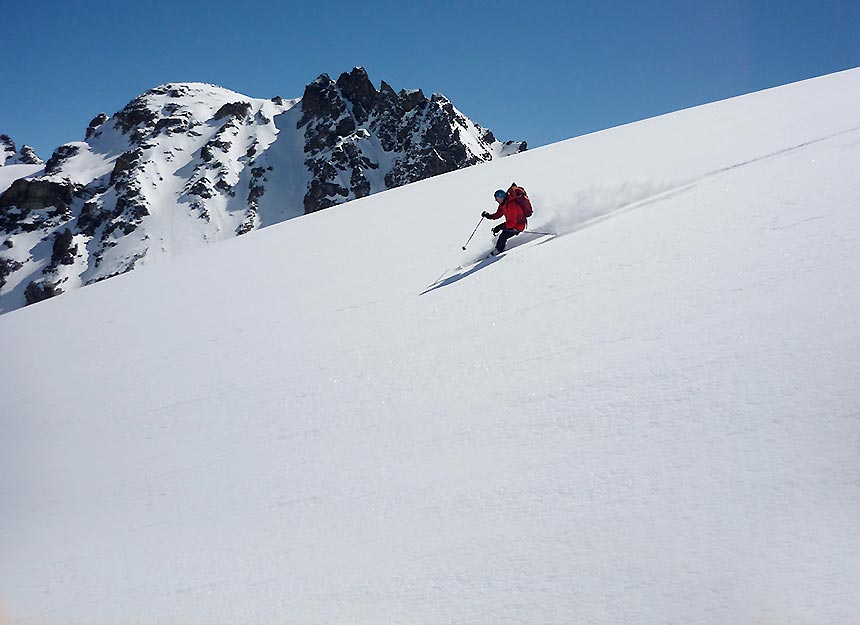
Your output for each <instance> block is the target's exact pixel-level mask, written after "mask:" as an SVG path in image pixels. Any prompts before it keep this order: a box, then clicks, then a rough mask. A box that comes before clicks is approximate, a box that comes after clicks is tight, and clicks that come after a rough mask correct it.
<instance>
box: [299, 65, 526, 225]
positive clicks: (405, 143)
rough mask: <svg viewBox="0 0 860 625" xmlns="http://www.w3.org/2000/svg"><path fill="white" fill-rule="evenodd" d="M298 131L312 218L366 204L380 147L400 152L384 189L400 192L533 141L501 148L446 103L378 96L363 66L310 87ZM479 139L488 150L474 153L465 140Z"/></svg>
mask: <svg viewBox="0 0 860 625" xmlns="http://www.w3.org/2000/svg"><path fill="white" fill-rule="evenodd" d="M301 106H302V116H301V118H300V119H299V122H298V128H299V129H300V130H303V131H304V135H305V153H306V154H307V159H306V160H305V164H306V165H307V166H308V169H309V170H310V171H311V172H312V174H313V179H312V180H311V183H310V186H309V188H308V191H307V193H306V195H305V198H304V207H305V212H314V211H317V210H320V209H323V208H328V207H329V206H333V205H335V204H340V203H341V202H344V201H347V200H350V199H353V198H359V197H364V196H366V195H368V194H369V193H370V192H371V191H372V190H374V191H375V190H381V189H379V188H377V189H374V188H373V186H374V185H373V183H372V182H371V179H372V178H374V177H376V178H380V176H374V172H378V171H379V169H380V166H381V163H380V161H381V160H383V159H381V158H378V155H376V154H374V150H373V143H374V142H375V141H378V142H379V143H380V144H381V146H382V150H383V151H384V152H388V153H393V155H394V158H393V159H392V160H393V162H394V166H393V167H392V168H391V169H390V170H389V171H385V172H381V174H382V175H381V179H382V183H384V188H389V189H390V188H393V187H398V186H401V185H404V184H408V183H410V182H415V181H417V180H422V179H424V178H428V177H430V176H436V175H438V174H443V173H447V172H450V171H454V170H456V169H460V168H463V167H468V166H469V165H474V164H476V163H479V162H483V161H488V160H491V159H493V158H495V157H496V156H497V155H499V154H500V153H502V152H506V153H515V152H521V151H523V150H525V149H526V144H525V142H519V143H514V142H509V143H507V144H501V145H499V144H498V142H496V140H495V137H494V136H493V135H492V133H491V132H489V131H486V130H484V129H482V128H481V127H480V126H477V125H476V124H474V123H473V122H471V121H470V120H468V119H467V118H466V117H465V116H463V115H462V114H461V113H460V112H459V111H457V110H456V109H455V108H454V106H453V105H452V104H451V102H449V101H448V99H447V98H445V96H443V95H440V94H434V95H433V96H432V97H430V98H427V97H425V96H424V94H423V92H422V91H421V90H420V89H416V90H412V91H405V90H401V91H400V92H399V93H395V92H394V90H393V89H392V88H391V86H390V85H388V84H387V83H385V82H382V84H381V87H380V89H379V90H377V89H376V88H375V87H374V86H373V83H371V82H370V79H369V77H368V75H367V72H365V70H364V69H363V68H361V67H356V68H355V69H353V70H352V71H351V72H349V73H344V74H341V75H340V77H339V78H338V79H337V81H336V82H335V81H332V80H331V78H330V77H329V76H328V75H327V74H323V75H321V76H320V77H319V78H317V79H316V80H315V81H314V82H312V83H311V84H309V85H308V86H307V87H306V88H305V93H304V95H303V96H302V104H301ZM468 132H470V133H472V135H473V136H474V137H475V139H476V141H474V142H472V144H474V143H477V144H478V145H479V146H480V147H479V149H478V150H477V151H475V150H474V149H471V148H468V147H467V145H466V143H465V142H464V141H463V139H462V137H461V133H468Z"/></svg>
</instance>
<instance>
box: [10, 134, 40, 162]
mask: <svg viewBox="0 0 860 625" xmlns="http://www.w3.org/2000/svg"><path fill="white" fill-rule="evenodd" d="M43 163H44V161H43V160H42V159H40V158H39V157H38V156H37V155H36V151H35V150H34V149H33V148H32V147H30V146H29V145H22V146H21V149H20V151H19V150H18V149H17V148H16V147H15V142H14V141H13V140H12V137H10V136H9V135H0V167H5V166H7V165H42V164H43Z"/></svg>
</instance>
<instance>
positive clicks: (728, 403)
mask: <svg viewBox="0 0 860 625" xmlns="http://www.w3.org/2000/svg"><path fill="white" fill-rule="evenodd" d="M857 111H860V70H851V71H848V72H842V73H839V74H833V75H830V76H825V77H822V78H818V79H814V80H810V81H805V82H802V83H796V84H792V85H788V86H785V87H780V88H777V89H772V90H768V91H763V92H760V93H756V94H751V95H748V96H743V97H739V98H734V99H731V100H726V101H723V102H717V103H714V104H711V105H706V106H702V107H697V108H694V109H688V110H685V111H680V112H678V113H674V114H671V115H666V116H662V117H659V118H655V119H651V120H646V121H643V122H638V123H636V124H631V125H628V126H622V127H619V128H614V129H611V130H607V131H603V132H599V133H595V134H593V135H588V136H585V137H581V138H577V139H572V140H570V141H565V142H562V143H559V144H555V145H552V146H548V147H545V148H540V149H537V150H533V151H530V152H526V153H523V154H519V155H515V156H510V157H507V158H504V159H502V160H499V161H494V162H492V163H488V164H484V165H478V166H475V167H471V168H469V169H465V170H461V171H458V172H454V173H451V174H446V175H443V176H438V177H435V178H431V179H428V180H424V181H421V182H418V183H415V184H411V185H407V186H404V187H401V188H399V189H395V190H392V191H386V192H383V193H380V194H377V195H374V196H371V197H368V198H364V199H361V200H356V201H353V202H349V203H347V204H343V205H341V206H338V207H334V208H330V209H326V210H324V211H321V212H318V213H314V214H311V215H307V216H304V217H299V218H297V219H293V220H290V221H287V222H285V223H282V224H278V225H274V226H271V227H268V228H265V229H262V230H259V231H256V232H253V233H250V234H248V235H246V236H243V237H240V238H238V239H232V240H229V241H226V242H224V243H219V244H217V245H214V246H210V247H207V248H203V249H199V250H196V251H192V252H189V253H187V254H184V255H183V256H181V257H177V258H175V259H171V260H170V261H169V262H164V263H161V264H158V265H153V266H151V267H144V268H143V269H140V270H137V271H135V272H133V273H132V274H127V275H123V276H120V277H117V278H113V279H111V280H108V281H106V282H102V283H99V284H96V285H93V286H88V287H86V288H84V289H80V290H78V291H75V292H73V293H69V294H66V295H63V296H61V297H58V298H54V299H51V300H48V301H45V302H42V303H39V304H36V305H34V306H30V307H27V308H24V309H20V310H16V311H13V312H10V313H8V314H5V315H3V316H0V346H2V351H0V428H2V430H0V431H2V436H0V494H2V501H3V508H2V516H0V621H3V622H6V623H10V624H15V625H17V624H25V623H26V624H33V625H66V624H69V625H79V624H80V625H83V624H86V625H116V624H132V623H133V624H135V625H150V624H152V625H155V624H175V625H189V624H195V625H198V624H199V625H215V624H228V623H229V624H231V625H263V624H274V623H278V624H290V625H310V624H320V625H322V624H328V625H332V624H344V625H347V624H350V625H355V624H367V625H371V624H391V623H402V624H407V623H408V624H421V625H430V624H442V623H444V624H452V623H456V624H461V625H466V624H468V625H491V624H492V625H497V624H515V623H516V624H521V623H541V624H558V625H562V624H564V625H570V624H575V623H582V624H586V623H588V624H605V625H619V624H631V625H632V624H637V625H639V624H645V623H655V624H656V623H696V624H699V625H711V624H712V625H725V624H727V623H732V624H745V623H748V624H750V625H758V624H791V625H797V624H808V625H819V624H822V623H826V624H828V625H854V624H856V623H858V622H860V621H858V619H860V592H858V589H860V555H859V554H860V383H858V380H860V376H858V371H860V315H858V311H860V270H858V268H860V211H858V207H860V186H858V185H857V182H856V179H857V172H858V171H860V116H858V113H857ZM511 182H516V183H517V184H519V185H521V186H523V187H525V188H526V189H527V190H528V192H529V196H530V197H531V199H532V203H533V205H534V207H535V214H534V216H533V218H532V219H531V220H530V222H529V227H530V229H533V230H535V231H548V232H553V233H555V234H556V235H557V236H556V237H555V238H552V239H550V240H548V241H546V242H543V243H541V244H539V245H531V246H528V247H526V246H523V249H522V250H520V251H519V252H517V253H511V254H509V255H506V256H503V257H501V258H500V259H498V261H496V262H492V263H487V264H485V265H479V268H478V269H477V270H469V271H470V273H469V274H468V275H464V276H462V277H461V278H460V279H456V280H447V281H445V279H444V278H443V279H442V280H441V281H440V280H438V278H439V276H440V275H443V276H444V275H446V273H445V272H448V273H447V275H449V276H450V275H454V273H456V268H457V267H459V266H465V264H467V263H469V262H472V261H474V260H475V259H477V258H479V257H480V256H481V255H482V254H486V252H488V251H489V250H490V247H491V243H492V241H491V235H490V232H489V229H490V227H491V226H492V225H494V224H491V223H489V222H487V221H484V222H483V224H481V225H480V226H479V230H478V233H477V234H476V235H475V238H474V239H473V240H472V241H471V243H470V244H469V246H468V248H467V250H466V251H465V252H464V251H463V250H462V249H461V247H462V246H463V244H464V243H465V241H466V239H467V238H468V236H469V233H470V232H471V231H472V229H473V228H474V227H475V224H476V223H478V220H479V219H480V214H481V211H483V210H494V208H493V207H494V202H493V197H492V194H493V191H495V189H497V188H500V187H502V188H507V186H508V185H510V183H511ZM494 223H498V222H494ZM513 241H514V240H512V242H513ZM434 285H435V287H436V288H432V287H433V286H434Z"/></svg>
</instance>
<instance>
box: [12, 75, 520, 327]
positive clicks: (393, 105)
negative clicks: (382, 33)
mask: <svg viewBox="0 0 860 625" xmlns="http://www.w3.org/2000/svg"><path fill="white" fill-rule="evenodd" d="M9 141H10V145H12V144H11V140H9ZM12 147H13V148H14V145H12ZM525 147H526V146H525V143H522V142H506V143H503V142H500V141H497V140H496V139H495V137H494V136H493V134H492V133H491V132H490V131H489V130H486V129H483V128H481V127H480V126H478V125H477V124H475V123H474V122H472V121H471V120H469V119H468V118H466V117H465V116H463V115H462V114H461V113H460V112H459V111H457V109H455V108H454V107H453V105H452V104H451V103H450V102H449V101H448V100H447V99H446V98H445V97H444V96H442V95H440V94H434V95H433V96H432V97H430V98H427V97H425V96H424V95H423V93H422V92H421V90H420V89H419V90H412V91H405V90H401V91H400V92H395V91H394V90H393V89H392V88H391V87H390V86H389V85H388V84H387V83H385V82H384V81H383V82H382V87H381V88H380V89H378V90H377V89H376V87H375V86H374V85H373V84H372V83H371V82H370V79H369V78H368V76H367V73H366V72H365V71H364V70H363V69H362V68H355V69H354V70H353V71H352V72H350V73H344V74H342V75H341V76H340V77H339V78H338V79H337V81H333V80H332V79H331V78H329V76H328V75H325V74H323V75H321V76H320V77H319V78H317V79H316V80H315V81H313V82H312V83H311V84H309V85H308V86H307V87H306V89H305V92H304V94H303V96H302V97H301V98H295V99H291V100H285V99H283V98H280V97H275V98H272V99H271V100H263V99H255V98H249V97H248V96H245V95H242V94H240V93H237V92H235V91H231V90H229V89H225V88H223V87H219V86H217V85H210V84H206V83H168V84H164V85H160V86H158V87H154V88H152V89H150V90H148V91H146V92H145V93H143V94H141V95H140V96H138V97H136V98H134V99H133V100H132V101H131V102H129V103H128V104H127V105H126V106H125V107H124V108H123V109H122V110H121V111H118V112H117V113H115V114H114V115H113V116H108V115H105V114H100V115H98V116H96V117H95V118H93V120H92V122H90V124H89V127H88V128H87V131H86V137H85V139H84V141H79V142H72V143H68V144H65V145H63V146H61V147H59V148H58V149H57V150H55V152H54V154H53V155H52V156H51V158H50V159H49V160H48V161H47V163H45V164H44V165H45V166H44V171H35V172H34V171H33V170H17V171H13V170H8V174H9V175H8V176H5V177H6V178H8V179H9V180H8V184H7V185H5V186H4V187H2V188H0V192H2V195H0V211H2V219H0V241H6V242H7V244H6V248H5V249H0V312H6V311H9V310H14V309H15V308H18V307H20V306H23V305H24V304H26V303H34V302H37V301H41V300H44V299H46V298H49V297H53V296H54V295H57V294H59V293H62V292H64V291H69V290H72V289H75V288H78V287H80V286H84V285H87V284H92V283H95V282H99V281H101V280H104V279H105V278H109V277H113V276H116V275H119V274H122V273H125V272H127V271H130V270H132V269H134V268H135V267H138V266H142V265H147V264H152V263H154V262H158V261H160V260H162V259H164V258H170V257H174V256H177V255H180V254H182V253H185V252H186V251H188V250H191V249H195V248H197V247H200V246H202V245H205V244H207V243H211V242H217V241H223V240H225V239H229V238H232V237H235V236H238V235H242V234H246V233H248V232H251V231H252V230H256V229H259V228H261V227H264V226H267V225H271V224H275V223H279V222H281V221H284V220H286V219H290V218H293V217H297V216H300V215H303V214H306V213H310V212H314V211H317V210H321V209H323V208H328V207H331V206H334V205H336V204H341V203H344V202H347V201H349V200H352V199H356V198H360V197H365V196H367V195H369V194H371V193H377V192H380V191H384V190H386V189H390V188H394V187H397V186H401V185H404V184H408V183H410V182H414V181H416V180H421V179H423V178H426V177H428V176H434V175H438V174H441V173H445V172H448V171H453V170H455V169H459V168H462V167H467V166H469V165H473V164H477V163H480V162H486V161H490V160H494V159H497V158H500V157H502V156H505V155H508V154H511V153H515V152H517V151H522V150H524V149H525ZM10 149H11V148H10ZM4 155H5V152H4ZM4 158H5V156H4ZM34 174H35V175H34ZM14 175H17V179H15V178H14V177H13V176H14Z"/></svg>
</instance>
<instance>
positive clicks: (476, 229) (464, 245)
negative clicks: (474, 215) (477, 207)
mask: <svg viewBox="0 0 860 625" xmlns="http://www.w3.org/2000/svg"><path fill="white" fill-rule="evenodd" d="M482 223H484V216H483V215H481V221H479V222H478V225H477V226H475V229H474V230H472V234H470V235H469V240H468V241H466V243H465V244H463V249H464V250H465V249H466V246H467V245H469V241H471V240H472V237H473V236H475V233H476V232H477V231H478V228H480V227H481V224H482Z"/></svg>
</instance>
